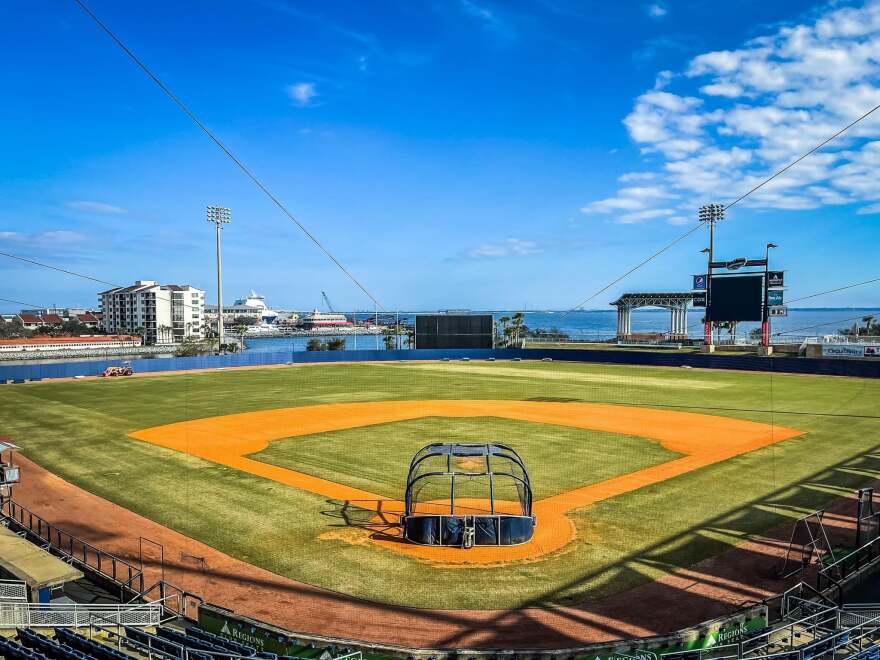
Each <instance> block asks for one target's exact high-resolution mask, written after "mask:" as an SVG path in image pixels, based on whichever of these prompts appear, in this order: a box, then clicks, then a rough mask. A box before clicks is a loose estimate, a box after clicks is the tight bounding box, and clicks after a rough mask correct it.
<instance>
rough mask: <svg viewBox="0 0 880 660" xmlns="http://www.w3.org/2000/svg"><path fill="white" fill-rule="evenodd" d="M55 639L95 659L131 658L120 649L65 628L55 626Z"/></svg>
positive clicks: (127, 659) (115, 659) (125, 659)
mask: <svg viewBox="0 0 880 660" xmlns="http://www.w3.org/2000/svg"><path fill="white" fill-rule="evenodd" d="M55 640H56V641H57V642H59V643H61V644H66V645H67V646H70V647H73V648H74V649H76V650H77V651H80V652H82V653H84V654H85V655H86V656H88V657H90V658H95V659H96V660H131V656H129V655H127V654H125V653H123V652H122V651H117V650H116V649H114V648H110V647H109V646H105V645H104V644H99V643H98V642H95V641H92V640H91V639H88V638H86V637H82V636H81V635H78V634H76V633H75V632H73V631H72V630H68V629H67V628H55Z"/></svg>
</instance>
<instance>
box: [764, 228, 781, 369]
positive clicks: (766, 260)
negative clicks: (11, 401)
mask: <svg viewBox="0 0 880 660" xmlns="http://www.w3.org/2000/svg"><path fill="white" fill-rule="evenodd" d="M777 247H779V246H778V245H776V243H767V247H766V248H765V249H764V314H763V318H762V319H761V321H762V323H761V346H763V347H764V348H765V349H766V348H769V346H770V250H772V249H773V248H777ZM768 352H769V351H768Z"/></svg>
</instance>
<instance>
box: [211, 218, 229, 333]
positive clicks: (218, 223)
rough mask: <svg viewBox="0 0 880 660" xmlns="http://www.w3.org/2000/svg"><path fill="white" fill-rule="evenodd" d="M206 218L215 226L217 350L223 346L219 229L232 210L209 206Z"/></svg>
mask: <svg viewBox="0 0 880 660" xmlns="http://www.w3.org/2000/svg"><path fill="white" fill-rule="evenodd" d="M207 220H208V222H213V223H214V225H215V226H216V228H217V338H218V340H217V350H218V351H219V350H220V347H221V346H223V263H222V261H221V259H220V229H222V227H223V225H226V224H229V223H230V222H231V221H232V211H230V210H229V209H228V208H226V207H225V206H209V207H208V208H207Z"/></svg>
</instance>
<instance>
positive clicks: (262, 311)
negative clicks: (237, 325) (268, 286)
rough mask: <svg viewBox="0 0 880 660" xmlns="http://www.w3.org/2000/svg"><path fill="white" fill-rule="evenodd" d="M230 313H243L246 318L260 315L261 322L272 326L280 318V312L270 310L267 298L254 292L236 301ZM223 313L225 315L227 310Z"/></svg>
mask: <svg viewBox="0 0 880 660" xmlns="http://www.w3.org/2000/svg"><path fill="white" fill-rule="evenodd" d="M228 311H229V312H230V313H232V314H236V312H239V311H241V312H242V313H243V314H244V315H246V316H257V315H259V319H260V321H261V322H262V323H265V324H267V325H271V324H272V323H274V322H275V320H276V319H277V318H278V312H275V311H273V310H271V309H269V307H268V305H266V297H265V296H261V295H260V294H259V293H257V292H256V291H253V290H251V292H250V293H249V294H248V295H247V296H245V297H244V298H239V299H238V300H236V301H235V302H234V303H233V304H232V308H231V309H229V310H228ZM223 312H224V315H225V313H226V312H227V310H225V309H224V310H223ZM236 315H237V314H236Z"/></svg>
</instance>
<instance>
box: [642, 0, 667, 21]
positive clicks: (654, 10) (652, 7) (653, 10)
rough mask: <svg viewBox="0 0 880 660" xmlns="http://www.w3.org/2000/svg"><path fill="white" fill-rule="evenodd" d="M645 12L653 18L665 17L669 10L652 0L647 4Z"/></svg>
mask: <svg viewBox="0 0 880 660" xmlns="http://www.w3.org/2000/svg"><path fill="white" fill-rule="evenodd" d="M645 13H647V14H648V16H650V17H651V18H663V17H664V16H666V14H668V13H669V10H668V9H666V7H664V6H663V5H661V4H660V3H659V2H652V3H651V4H649V5H645Z"/></svg>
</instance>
